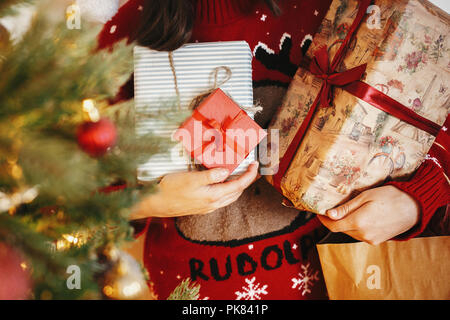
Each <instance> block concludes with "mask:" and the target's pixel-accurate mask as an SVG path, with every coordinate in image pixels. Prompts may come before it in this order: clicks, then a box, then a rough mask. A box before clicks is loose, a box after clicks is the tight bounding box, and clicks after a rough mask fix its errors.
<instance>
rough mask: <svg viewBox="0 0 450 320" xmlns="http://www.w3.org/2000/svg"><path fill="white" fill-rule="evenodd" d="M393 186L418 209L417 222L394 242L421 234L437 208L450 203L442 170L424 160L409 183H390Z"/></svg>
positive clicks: (447, 184) (448, 190)
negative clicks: (406, 196)
mask: <svg viewBox="0 0 450 320" xmlns="http://www.w3.org/2000/svg"><path fill="white" fill-rule="evenodd" d="M388 185H393V186H395V187H397V188H398V189H400V190H402V191H404V192H406V193H407V194H409V195H410V196H411V197H413V198H414V199H415V200H416V201H417V204H418V205H419V207H420V217H419V222H418V223H417V224H416V225H415V226H414V227H413V228H412V229H410V230H408V231H407V232H405V233H403V234H400V235H399V236H397V237H395V238H394V239H395V240H408V239H411V238H414V237H416V236H418V235H419V234H421V233H422V232H423V231H424V229H425V228H426V226H427V224H428V222H429V221H430V220H431V218H432V217H433V214H434V213H435V212H436V211H437V209H438V208H440V207H442V206H445V205H446V204H448V203H449V202H450V187H449V183H448V181H447V178H446V176H445V175H444V172H443V170H442V168H440V167H439V166H438V165H437V164H436V163H434V162H433V161H432V160H426V161H425V162H424V163H423V164H422V165H421V166H420V168H419V169H418V171H417V172H416V174H415V175H414V177H413V178H412V179H411V180H410V181H405V182H400V181H392V182H389V183H388Z"/></svg>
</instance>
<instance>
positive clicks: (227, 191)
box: [130, 162, 258, 220]
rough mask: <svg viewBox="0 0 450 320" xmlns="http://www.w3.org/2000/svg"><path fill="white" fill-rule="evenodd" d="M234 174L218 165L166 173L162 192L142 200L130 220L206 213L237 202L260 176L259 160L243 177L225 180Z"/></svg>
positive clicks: (159, 189) (160, 187) (159, 191)
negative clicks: (217, 166) (213, 167)
mask: <svg viewBox="0 0 450 320" xmlns="http://www.w3.org/2000/svg"><path fill="white" fill-rule="evenodd" d="M229 175H230V173H229V172H228V170H226V169H222V168H215V169H210V170H205V171H190V172H181V173H174V174H169V175H167V176H165V177H164V178H163V179H162V180H161V182H160V183H159V185H158V191H157V192H156V193H154V194H151V195H149V196H148V197H147V198H145V199H143V200H142V201H141V202H140V203H138V204H137V205H136V206H135V207H134V209H133V210H132V214H131V217H130V219H131V220H135V219H143V218H148V217H166V218H167V217H179V216H185V215H194V214H206V213H210V212H213V211H215V210H217V209H219V208H222V207H225V206H227V205H229V204H231V203H233V202H234V201H236V200H237V199H238V198H239V196H240V195H241V194H242V192H243V191H244V190H245V189H246V188H247V187H248V186H250V185H251V184H252V183H253V182H254V181H255V180H256V178H257V176H258V162H254V163H252V164H251V165H250V166H249V167H248V169H247V171H246V172H245V173H244V174H243V175H241V176H240V177H239V178H237V179H234V180H229V181H226V182H224V181H225V180H226V179H227V178H228V176H229Z"/></svg>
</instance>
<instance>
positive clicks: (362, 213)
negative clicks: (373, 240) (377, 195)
mask: <svg viewBox="0 0 450 320" xmlns="http://www.w3.org/2000/svg"><path fill="white" fill-rule="evenodd" d="M372 210H373V208H372V206H371V202H365V203H364V204H363V205H362V206H361V207H359V208H358V209H356V210H355V211H352V212H351V213H349V214H347V215H346V216H345V217H343V218H342V219H340V220H333V219H330V218H329V217H327V216H324V215H323V216H319V220H320V221H321V222H322V223H323V224H324V225H325V226H326V227H327V228H328V229H330V230H331V231H333V232H345V233H347V232H348V231H359V232H363V231H364V230H366V229H367V226H368V223H367V218H366V217H367V213H370V211H372Z"/></svg>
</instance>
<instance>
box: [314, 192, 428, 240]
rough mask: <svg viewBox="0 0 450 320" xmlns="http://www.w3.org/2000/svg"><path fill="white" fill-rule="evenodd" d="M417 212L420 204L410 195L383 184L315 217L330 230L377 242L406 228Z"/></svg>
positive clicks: (411, 225) (413, 220)
mask: <svg viewBox="0 0 450 320" xmlns="http://www.w3.org/2000/svg"><path fill="white" fill-rule="evenodd" d="M419 215H420V207H419V205H418V204H417V203H416V201H415V200H414V199H413V198H412V197H411V196H410V195H408V194H407V193H405V192H403V191H401V190H399V189H397V188H396V187H394V186H383V187H379V188H375V189H371V190H367V191H364V192H363V193H361V194H360V195H358V196H357V197H355V198H354V199H352V200H350V201H348V202H347V203H345V204H343V205H341V206H339V207H337V208H334V209H331V210H328V211H327V216H319V219H320V221H322V223H323V224H324V225H325V226H326V227H327V228H328V229H330V230H331V231H333V232H343V233H346V234H348V235H349V236H351V237H352V238H354V239H357V240H360V241H364V242H367V243H369V244H373V245H377V244H379V243H381V242H384V241H386V240H389V239H392V238H393V237H395V236H397V235H399V234H402V233H403V232H406V231H408V230H410V229H411V228H412V227H414V226H415V225H416V224H417V222H418V220H419Z"/></svg>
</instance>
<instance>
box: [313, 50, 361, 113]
mask: <svg viewBox="0 0 450 320" xmlns="http://www.w3.org/2000/svg"><path fill="white" fill-rule="evenodd" d="M329 61H330V60H329V56H328V50H327V47H325V46H322V47H320V48H319V49H318V50H317V51H316V52H315V53H314V59H313V60H312V61H311V64H310V66H309V71H310V72H311V73H312V74H314V75H315V76H317V77H318V78H321V79H323V80H324V81H323V84H322V88H321V89H320V93H319V96H320V104H321V106H322V107H329V106H330V105H331V102H332V99H333V92H332V88H333V86H336V87H342V86H345V85H347V84H350V83H352V82H354V81H357V80H359V79H361V77H362V76H363V75H364V72H365V71H366V67H367V64H363V65H360V66H357V67H355V68H352V69H349V70H346V71H342V72H334V69H333V68H331V67H330V64H329Z"/></svg>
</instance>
